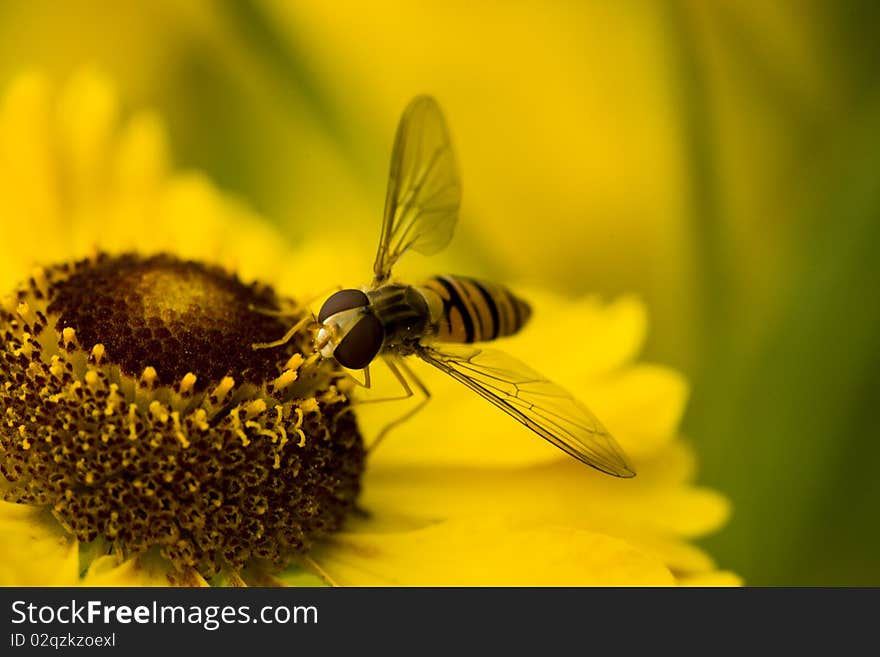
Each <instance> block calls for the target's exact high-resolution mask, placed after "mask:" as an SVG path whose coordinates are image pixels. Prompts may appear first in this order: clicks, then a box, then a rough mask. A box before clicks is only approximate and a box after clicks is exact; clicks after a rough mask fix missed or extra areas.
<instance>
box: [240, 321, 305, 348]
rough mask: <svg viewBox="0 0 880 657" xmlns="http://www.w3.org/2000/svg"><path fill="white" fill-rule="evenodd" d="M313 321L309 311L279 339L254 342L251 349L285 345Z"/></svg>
mask: <svg viewBox="0 0 880 657" xmlns="http://www.w3.org/2000/svg"><path fill="white" fill-rule="evenodd" d="M314 321H315V318H314V316H313V315H312V314H311V313H309V314H308V315H306V316H305V317H303V318H302V319H301V320H299V321H298V322H297V323H296V324H294V325H293V326H291V327H290V329H289V330H288V331H287V333H285V334H284V335H283V336H282V337H280V338H279V339H277V340H273V341H272V342H254V343H253V344H252V345H251V349H253V350H254V351H256V350H257V349H271V348H273V347H280V346H282V345H285V344H287V343H288V342H289V341H290V339H291V338H292V337H293V336H294V335H296V334H297V333H298V332H299V331H301V330H302V329H303V328H305V327H306V326H308V325H309V324H311V323H312V322H314Z"/></svg>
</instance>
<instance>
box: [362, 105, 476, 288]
mask: <svg viewBox="0 0 880 657" xmlns="http://www.w3.org/2000/svg"><path fill="white" fill-rule="evenodd" d="M460 203H461V178H460V176H459V173H458V165H457V163H456V161H455V153H453V151H452V142H451V140H450V137H449V130H448V129H447V127H446V121H445V120H444V119H443V114H442V113H441V111H440V107H439V105H437V101H435V100H434V99H433V98H431V97H430V96H417V97H416V98H414V99H413V100H412V101H411V102H410V104H409V105H408V106H407V108H406V109H405V110H404V112H403V116H402V117H401V119H400V124H399V125H398V126H397V136H396V137H395V139H394V151H393V153H392V155H391V172H390V174H389V176H388V191H387V194H386V197H385V217H384V219H383V221H382V234H381V236H380V239H379V249H378V252H377V253H376V262H375V263H374V264H373V273H374V285H376V284H378V283H382V282H384V281H385V280H387V279H388V277H389V276H390V274H391V268H392V267H393V266H394V263H395V262H397V260H398V258H400V256H402V255H403V254H404V253H405V252H406V251H407V250H408V249H413V250H415V251H418V252H419V253H423V254H425V255H432V254H434V253H437V252H438V251H440V250H441V249H442V248H443V247H445V246H446V245H447V244H449V241H450V240H451V239H452V233H453V231H454V230H455V223H456V221H457V220H458V207H459V205H460Z"/></svg>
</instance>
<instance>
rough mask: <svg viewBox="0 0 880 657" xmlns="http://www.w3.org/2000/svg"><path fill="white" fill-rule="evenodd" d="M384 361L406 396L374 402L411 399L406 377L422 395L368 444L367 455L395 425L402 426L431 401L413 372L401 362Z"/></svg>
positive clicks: (411, 391)
mask: <svg viewBox="0 0 880 657" xmlns="http://www.w3.org/2000/svg"><path fill="white" fill-rule="evenodd" d="M384 360H385V363H386V364H387V365H388V369H390V370H391V372H392V374H394V376H395V377H397V380H398V381H399V382H400V385H401V386H402V387H403V389H404V391H405V392H406V394H404V395H403V396H400V397H396V398H390V399H383V400H378V399H377V400H375V401H391V399H397V400H402V399H409V398H410V397H412V396H413V394H414V393H413V389H412V388H411V387H410V385H409V383H408V382H407V377H408V378H409V380H410V381H411V382H412V383H413V385H414V386H415V387H416V388H417V389H418V391H419V392H420V393H422V399H421V400H419V403H418V404H416V405H415V406H414V407H412V408H411V409H409V410H408V411H407V412H406V413H404V414H403V415H401V416H400V417H399V418H397V419H396V420H393V421H391V422H389V423H388V424H386V425H385V427H384V428H383V429H382V431H380V432H379V434H378V435H377V436H376V438H375V439H374V440H373V442H372V443H371V444H370V446H369V448H368V449H367V451H368V452H369V453H372V452H373V451H374V450H375V449H376V448H377V447H378V446H379V443H381V442H382V440H383V439H384V438H385V436H387V435H388V432H390V431H391V430H392V429H393V428H394V427H396V426H397V425H399V424H403V423H404V422H406V421H407V420H408V419H410V418H411V417H412V416H414V415H415V414H416V413H418V412H419V411H420V410H422V408H424V406H425V404H427V403H428V402H429V401H430V400H431V392H430V391H429V390H428V389H427V388H426V387H425V384H424V383H422V381H421V379H419V377H417V376H416V374H415V372H413V371H412V370H411V369H410V368H409V366H408V365H407V364H406V363H404V362H403V361H402V360H398V361H395V360H392V359H391V358H385V359H384ZM368 401H369V400H368Z"/></svg>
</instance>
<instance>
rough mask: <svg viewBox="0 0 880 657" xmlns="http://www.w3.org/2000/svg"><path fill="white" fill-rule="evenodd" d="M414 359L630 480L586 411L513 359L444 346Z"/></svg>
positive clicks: (426, 349)
mask: <svg viewBox="0 0 880 657" xmlns="http://www.w3.org/2000/svg"><path fill="white" fill-rule="evenodd" d="M418 353H419V355H420V356H421V357H422V358H423V359H424V360H425V361H427V362H429V363H430V364H431V365H433V366H434V367H437V368H439V369H441V370H443V371H444V372H446V373H447V374H449V375H450V376H451V377H453V378H455V379H457V380H458V381H461V382H462V383H463V384H465V385H466V386H467V387H468V388H470V389H471V390H473V391H474V392H476V393H477V394H479V395H481V396H482V397H484V398H485V399H488V400H489V401H490V402H492V403H493V404H495V405H496V406H497V407H498V408H500V409H501V410H503V411H504V412H505V413H507V414H508V415H511V416H513V417H514V418H516V419H517V420H519V421H520V422H522V423H523V424H524V425H526V426H527V427H528V428H529V429H531V430H532V431H534V432H535V433H537V434H538V435H539V436H541V437H542V438H545V439H547V440H549V441H550V442H551V443H553V444H554V445H556V446H557V447H558V448H560V449H561V450H563V451H564V452H566V453H568V454H570V455H571V456H573V457H575V458H576V459H578V460H580V461H583V462H584V463H586V464H587V465H589V466H592V467H594V468H596V469H597V470H601V471H602V472H605V473H607V474H610V475H614V476H616V477H633V476H635V471H634V470H633V469H632V468H631V467H630V466H629V464H628V463H627V462H626V457H625V456H624V455H623V451H622V450H621V449H620V447H619V446H618V444H617V442H616V441H615V440H614V438H612V437H611V434H609V433H608V430H607V429H605V427H603V426H602V423H601V422H599V420H598V419H597V418H596V416H595V415H593V414H592V413H591V412H590V410H589V409H588V408H587V407H586V406H584V405H583V404H581V403H580V402H579V401H577V400H576V399H574V398H573V397H572V396H571V395H570V394H569V393H568V392H567V391H565V390H564V389H562V388H560V387H559V386H558V385H556V384H555V383H552V382H551V381H548V380H547V379H545V378H544V377H543V376H541V375H540V374H538V373H537V372H535V371H534V370H532V369H531V368H529V367H528V366H526V365H524V364H523V363H521V362H519V361H518V360H516V359H515V358H513V357H511V356H508V355H507V354H504V353H502V352H499V351H493V350H489V349H475V348H472V347H447V346H446V345H444V346H443V349H442V350H439V349H435V348H432V347H424V348H422V349H421V350H420V351H419V352H418Z"/></svg>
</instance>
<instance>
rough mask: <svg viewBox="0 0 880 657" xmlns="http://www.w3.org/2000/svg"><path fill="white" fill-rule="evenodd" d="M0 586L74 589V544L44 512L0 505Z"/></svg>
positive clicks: (76, 555) (76, 560) (76, 567)
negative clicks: (68, 587) (0, 558)
mask: <svg viewBox="0 0 880 657" xmlns="http://www.w3.org/2000/svg"><path fill="white" fill-rule="evenodd" d="M0 555H3V556H2V560H0V585H2V586H73V585H75V584H77V583H78V582H79V549H78V547H77V542H76V541H75V540H73V539H72V538H70V537H69V536H67V535H65V534H64V532H62V531H61V527H60V526H59V525H58V523H56V522H55V521H54V520H53V519H52V517H51V516H50V515H49V514H48V513H47V512H46V511H45V510H43V509H40V508H36V507H32V506H27V505H24V504H11V503H9V502H0Z"/></svg>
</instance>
